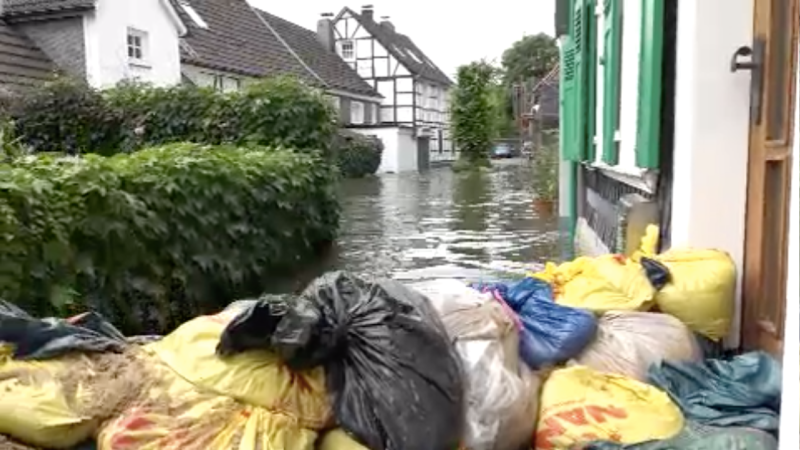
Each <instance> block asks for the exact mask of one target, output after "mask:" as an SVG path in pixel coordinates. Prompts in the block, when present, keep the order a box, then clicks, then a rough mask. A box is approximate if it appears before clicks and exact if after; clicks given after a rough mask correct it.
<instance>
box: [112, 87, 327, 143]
mask: <svg viewBox="0 0 800 450" xmlns="http://www.w3.org/2000/svg"><path fill="white" fill-rule="evenodd" d="M104 96H105V98H106V100H107V102H108V105H109V108H110V109H111V110H113V111H114V114H113V115H114V116H119V117H122V118H123V120H124V126H123V129H122V130H121V132H122V135H123V136H122V139H123V142H124V148H130V149H136V148H139V147H142V146H149V145H159V144H164V143H169V142H176V141H189V142H198V143H204V144H215V145H216V144H233V145H267V146H283V147H289V148H297V149H304V150H327V149H328V146H329V145H330V142H331V140H332V138H333V136H334V133H335V130H336V124H335V118H336V115H335V111H333V109H332V108H331V105H330V102H328V101H327V100H326V99H325V97H324V96H323V95H322V93H321V92H319V91H317V90H315V89H312V88H310V87H308V86H306V85H304V84H302V83H300V82H299V81H297V80H294V79H292V78H286V77H275V78H268V79H264V80H261V81H259V82H257V83H253V84H251V85H249V86H248V87H246V88H245V89H243V90H242V91H239V92H232V93H221V92H217V91H214V90H212V89H206V88H197V87H194V86H186V85H182V86H174V87H168V88H158V87H150V86H145V85H136V84H123V85H120V86H118V87H116V88H113V89H110V90H107V91H105V92H104Z"/></svg>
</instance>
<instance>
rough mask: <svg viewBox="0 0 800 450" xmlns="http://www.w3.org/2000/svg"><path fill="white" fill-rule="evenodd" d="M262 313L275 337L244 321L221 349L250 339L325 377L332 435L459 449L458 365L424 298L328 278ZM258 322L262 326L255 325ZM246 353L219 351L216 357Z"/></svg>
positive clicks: (385, 444) (413, 449) (390, 445)
mask: <svg viewBox="0 0 800 450" xmlns="http://www.w3.org/2000/svg"><path fill="white" fill-rule="evenodd" d="M266 308H267V309H266V311H267V314H266V316H269V315H271V314H272V315H278V316H281V318H280V320H279V321H278V323H277V326H276V328H275V330H274V333H271V334H270V333H269V332H268V330H267V331H263V332H260V331H258V327H257V326H244V325H242V324H243V323H246V322H247V320H245V321H242V322H237V323H239V326H238V327H236V329H234V328H230V329H227V330H225V334H226V335H228V336H226V337H224V338H223V342H227V343H229V344H230V343H234V342H236V343H242V342H244V339H241V338H240V337H237V336H235V334H236V333H244V332H245V331H244V330H250V331H248V332H254V333H260V334H261V335H262V336H263V337H264V338H266V339H262V342H263V343H264V345H265V346H266V347H267V348H269V349H271V350H274V351H275V352H277V353H278V354H279V355H280V357H281V359H282V360H283V361H285V362H286V363H287V364H288V365H289V366H290V367H291V368H292V369H294V370H304V369H310V368H314V367H320V366H321V367H324V369H325V373H326V379H327V386H328V388H329V391H330V393H331V394H332V395H333V399H334V401H333V404H334V413H335V415H336V419H337V421H338V423H339V425H340V426H341V427H342V428H343V429H345V430H346V431H347V432H348V433H349V434H351V435H352V436H354V437H355V438H356V439H357V440H358V441H359V442H360V443H361V444H363V445H364V446H365V447H368V448H370V449H372V450H384V449H390V450H442V449H448V448H456V447H458V445H459V441H460V438H461V436H462V434H463V429H464V428H463V427H464V406H465V405H464V380H463V376H462V372H461V365H460V361H459V358H458V355H457V354H456V352H455V351H454V349H453V348H452V347H451V346H450V342H449V338H448V335H447V332H446V331H445V329H444V326H443V325H442V323H441V321H440V320H439V318H438V314H437V313H436V311H435V310H434V309H433V308H432V306H431V305H430V303H429V302H428V300H427V299H426V298H425V297H424V296H422V295H421V294H419V293H418V292H416V291H413V290H411V289H409V288H408V287H406V286H404V285H402V284H400V283H398V282H395V281H392V280H381V281H377V282H367V281H365V280H362V279H360V278H357V277H355V276H352V275H349V274H346V273H343V272H334V273H329V274H327V275H325V276H323V277H321V278H319V279H317V280H315V281H314V282H312V283H311V285H309V286H308V287H307V288H306V289H305V291H304V292H303V293H302V294H301V295H299V296H298V297H296V298H292V299H287V302H286V304H285V308H278V307H275V306H274V305H271V306H267V307H266ZM270 308H271V309H270ZM269 311H272V313H269ZM259 316H261V319H260V320H266V319H268V317H267V318H265V317H264V315H258V314H256V315H253V316H252V317H253V318H258V317H259ZM253 318H251V319H250V320H256V319H253ZM270 320H271V319H270ZM237 330H238V331H237ZM249 341H250V342H251V344H252V345H255V344H256V343H257V340H249ZM267 341H268V342H267ZM244 347H246V346H243V345H238V346H237V348H236V349H230V348H226V347H225V346H222V345H221V346H220V348H219V352H220V353H222V354H231V353H237V352H240V351H243V350H246V348H244Z"/></svg>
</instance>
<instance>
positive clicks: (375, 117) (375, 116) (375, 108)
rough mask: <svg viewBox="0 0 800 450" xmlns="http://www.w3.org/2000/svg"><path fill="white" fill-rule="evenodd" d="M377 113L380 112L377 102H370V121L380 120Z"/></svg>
mask: <svg viewBox="0 0 800 450" xmlns="http://www.w3.org/2000/svg"><path fill="white" fill-rule="evenodd" d="M378 114H380V109H379V108H378V104H377V103H373V104H372V123H379V122H380V118H379V117H378Z"/></svg>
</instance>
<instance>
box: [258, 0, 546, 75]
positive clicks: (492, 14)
mask: <svg viewBox="0 0 800 450" xmlns="http://www.w3.org/2000/svg"><path fill="white" fill-rule="evenodd" d="M249 1H250V3H252V4H253V6H256V7H258V8H260V9H263V10H264V11H267V12H269V13H271V14H274V15H276V16H279V17H282V18H284V19H286V20H289V21H291V22H294V23H296V24H298V25H301V26H303V27H306V28H309V29H312V30H315V29H316V24H317V19H319V15H320V14H321V13H323V12H333V13H338V12H339V11H340V10H341V8H342V7H344V6H349V7H350V8H352V9H353V10H354V11H360V10H361V6H362V5H365V4H371V5H373V6H374V7H375V17H376V18H379V17H381V16H389V17H390V19H389V20H391V21H392V22H393V23H394V25H395V28H396V29H397V31H398V32H400V33H403V34H405V35H407V36H408V37H410V38H411V39H412V40H413V41H414V42H415V43H416V44H417V46H419V47H420V49H421V50H422V51H423V52H425V53H426V54H427V56H428V57H429V58H430V59H432V60H433V62H434V63H436V64H437V65H438V66H439V67H440V68H441V69H442V70H444V71H445V72H446V73H447V74H448V75H451V76H452V75H453V74H454V73H455V69H456V67H458V66H459V65H461V64H464V63H468V62H470V61H473V60H477V59H481V58H486V59H488V60H496V61H497V62H499V61H500V55H501V54H502V53H503V50H505V49H506V48H508V47H509V46H510V45H511V44H512V43H513V42H514V41H516V40H518V39H520V38H521V37H522V36H524V35H526V34H536V33H540V32H545V33H547V34H551V35H552V34H553V20H554V19H553V15H554V9H555V0H491V1H483V2H479V1H476V2H474V3H473V2H464V3H458V2H455V1H452V0H450V1H444V0H362V1H361V2H353V1H350V2H348V3H338V2H337V1H336V0H280V1H278V0H249Z"/></svg>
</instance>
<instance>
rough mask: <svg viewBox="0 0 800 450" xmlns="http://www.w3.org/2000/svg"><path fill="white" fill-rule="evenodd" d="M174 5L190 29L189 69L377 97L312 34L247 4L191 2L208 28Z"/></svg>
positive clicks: (184, 50) (185, 52)
mask: <svg viewBox="0 0 800 450" xmlns="http://www.w3.org/2000/svg"><path fill="white" fill-rule="evenodd" d="M172 1H173V3H174V5H175V6H176V8H175V9H176V10H177V11H178V14H179V15H180V16H181V18H182V19H183V21H184V23H186V24H187V27H188V29H189V34H188V35H187V36H186V37H184V38H183V45H181V59H182V60H183V61H184V62H186V63H188V64H193V65H197V66H200V67H207V68H210V69H216V70H220V71H225V72H233V73H239V74H242V75H248V76H253V77H265V76H271V75H291V76H296V77H299V78H300V79H302V80H304V81H306V82H308V83H310V84H313V85H315V86H319V87H328V88H334V89H339V90H343V91H348V92H351V93H359V94H364V95H372V96H378V95H379V94H378V93H377V92H376V91H375V90H374V89H372V87H370V86H369V85H368V84H366V82H364V81H363V80H361V78H360V77H359V76H358V74H357V73H355V71H353V70H352V69H350V68H349V67H347V65H346V64H345V63H344V62H343V61H341V64H344V66H345V67H346V68H347V69H348V70H347V71H344V70H342V67H341V65H340V64H339V61H336V60H334V59H332V58H329V57H328V56H327V55H325V54H324V52H325V50H324V47H322V45H321V44H319V43H318V42H317V41H316V37H315V36H313V39H310V38H311V37H312V35H310V34H309V33H313V32H311V31H310V30H305V29H303V28H302V27H299V26H297V25H294V24H292V23H290V22H287V21H285V20H283V19H280V18H278V17H276V16H273V15H271V14H268V13H265V12H263V11H258V10H256V9H255V8H253V7H251V6H250V5H249V4H248V3H247V1H246V0H189V2H188V3H189V4H190V5H191V6H192V7H193V8H194V10H195V11H196V12H197V14H198V15H199V16H200V17H201V18H202V19H203V21H204V22H205V23H206V25H207V28H204V27H201V26H199V25H198V24H196V23H195V22H194V21H193V20H192V19H191V17H189V16H188V14H186V12H185V11H184V10H183V8H181V7H180V5H179V2H178V1H177V0H172ZM312 40H313V43H315V44H316V46H317V47H318V48H317V50H318V51H316V52H315V51H314V48H313V45H312V42H311V41H312ZM332 56H334V57H335V58H337V59H338V56H336V55H333V54H332Z"/></svg>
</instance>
